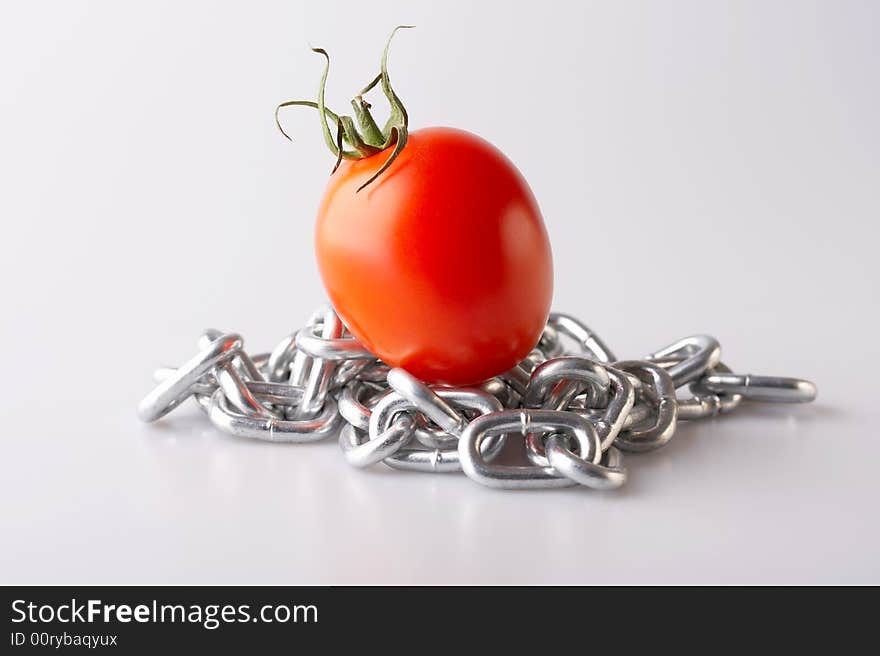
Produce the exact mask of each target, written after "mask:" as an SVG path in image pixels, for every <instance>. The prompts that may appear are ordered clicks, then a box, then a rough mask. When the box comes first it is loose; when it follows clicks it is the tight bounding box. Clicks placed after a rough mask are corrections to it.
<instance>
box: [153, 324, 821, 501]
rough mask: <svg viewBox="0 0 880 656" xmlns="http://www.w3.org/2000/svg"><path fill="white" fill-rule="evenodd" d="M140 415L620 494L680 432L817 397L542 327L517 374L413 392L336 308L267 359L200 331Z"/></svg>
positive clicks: (697, 354)
mask: <svg viewBox="0 0 880 656" xmlns="http://www.w3.org/2000/svg"><path fill="white" fill-rule="evenodd" d="M199 349H200V350H199V352H198V353H197V354H196V355H195V356H194V357H193V358H192V359H191V360H189V361H188V362H186V363H185V364H183V365H182V366H180V367H178V368H176V369H173V368H163V369H159V370H158V371H157V372H156V375H155V377H156V379H157V380H158V381H159V384H158V385H157V386H156V388H155V389H154V390H153V391H152V392H150V393H149V394H148V395H147V396H146V397H145V398H144V399H143V401H141V403H140V405H139V406H138V414H139V416H140V418H141V419H143V420H144V421H155V420H156V419H159V418H160V417H162V416H164V415H166V414H167V413H169V412H170V411H171V410H173V409H174V408H176V407H177V406H179V405H180V404H181V403H182V402H183V401H185V400H186V399H187V398H189V397H194V398H195V400H196V401H197V402H198V404H199V405H200V406H201V408H202V409H203V410H204V411H205V413H206V414H207V416H208V419H209V420H210V421H211V423H212V424H213V425H214V426H216V427H217V428H219V429H220V430H222V431H224V432H226V433H229V434H230V435H234V436H235V437H242V438H250V439H258V440H267V441H270V442H292V443H298V442H313V441H317V440H323V439H325V438H328V437H331V436H333V435H338V436H339V445H340V447H341V449H342V453H343V455H344V457H345V459H346V460H347V461H348V463H349V464H351V465H353V466H355V467H368V466H371V465H374V464H377V463H380V462H382V463H384V464H386V465H388V466H390V467H393V468H395V469H406V470H411V471H420V472H458V471H463V472H464V473H465V474H466V475H467V476H468V477H469V478H471V479H473V480H474V481H476V482H478V483H482V484H483V485H487V486H489V487H496V488H543V487H566V486H571V485H583V486H585V487H590V488H594V489H599V490H608V489H614V488H617V487H620V486H621V485H623V484H624V483H625V482H626V477H627V473H626V469H625V468H624V466H623V455H622V453H621V452H631V453H636V452H641V451H650V450H653V449H657V448H659V447H661V446H663V445H664V444H666V443H667V442H669V440H670V439H672V436H673V435H674V433H675V428H676V424H677V422H678V421H683V420H693V419H703V418H706V417H714V416H716V415H719V414H723V413H727V412H731V411H732V410H734V409H736V408H737V407H739V405H740V404H741V403H742V402H743V401H747V400H748V401H762V402H783V403H802V402H809V401H812V400H813V399H814V398H815V397H816V388H815V386H814V385H813V384H812V383H810V382H808V381H805V380H800V379H796V378H779V377H773V376H752V375H739V374H735V373H733V372H732V371H731V370H730V369H729V368H728V367H727V366H725V365H724V363H722V362H721V347H720V345H719V344H718V341H717V340H715V339H714V338H712V337H709V336H708V335H693V336H691V337H685V338H684V339H680V340H678V341H677V342H675V343H674V344H670V345H669V346H667V347H665V348H662V349H660V350H659V351H656V352H654V353H651V354H649V355H647V356H646V357H644V358H643V359H641V360H618V359H617V358H616V357H615V356H614V354H613V353H612V352H611V350H610V349H609V348H608V347H607V346H606V345H605V344H604V342H602V340H601V339H600V338H599V337H598V336H597V335H596V334H595V333H593V332H592V331H591V330H590V329H589V328H587V326H585V325H584V324H583V323H581V322H580V321H578V320H577V319H575V318H573V317H571V316H568V315H565V314H557V313H554V314H551V315H550V318H549V320H548V321H547V325H546V328H545V330H544V333H543V335H542V337H541V340H540V341H539V343H538V345H537V346H536V348H535V349H534V350H533V351H532V352H531V353H530V354H529V356H528V357H527V358H526V359H525V360H523V361H522V362H521V363H520V364H519V365H517V366H516V367H514V368H513V369H511V370H510V371H507V372H505V373H503V374H501V375H499V376H497V377H495V378H492V379H490V380H487V381H486V382H484V383H483V384H481V385H479V386H478V387H469V388H455V387H444V386H431V385H426V384H424V383H422V382H421V381H419V380H417V379H416V378H414V377H413V376H411V375H410V374H408V373H407V372H406V371H404V370H403V369H391V368H389V367H388V366H387V365H385V364H384V363H382V362H381V361H379V360H378V359H377V358H376V357H375V356H373V354H371V353H370V352H369V351H367V350H366V349H364V347H363V346H362V345H361V344H360V343H358V342H357V340H355V339H354V338H353V337H352V336H351V335H350V334H349V333H348V331H347V330H346V329H345V326H344V325H343V324H342V322H341V321H340V320H339V317H337V315H336V313H335V312H334V311H333V309H332V308H329V307H327V308H322V309H320V310H319V311H317V312H315V313H314V314H313V315H312V316H311V318H310V319H309V321H308V323H307V324H306V326H305V327H304V328H303V329H301V330H299V331H298V332H296V333H293V334H291V335H289V336H288V337H286V338H285V339H284V340H283V341H282V342H281V343H280V344H278V346H277V347H275V350H274V351H272V352H271V353H268V354H262V355H257V356H254V357H253V358H252V357H250V356H249V355H248V354H247V353H246V352H245V351H244V342H243V340H242V338H241V336H240V335H237V334H235V333H223V332H220V331H216V330H208V331H205V333H204V334H203V335H202V336H201V337H200V338H199Z"/></svg>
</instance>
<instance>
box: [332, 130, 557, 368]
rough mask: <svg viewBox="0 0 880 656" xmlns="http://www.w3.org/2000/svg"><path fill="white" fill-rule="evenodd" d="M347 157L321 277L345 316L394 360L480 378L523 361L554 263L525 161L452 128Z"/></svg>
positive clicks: (545, 308)
mask: <svg viewBox="0 0 880 656" xmlns="http://www.w3.org/2000/svg"><path fill="white" fill-rule="evenodd" d="M389 154H390V150H388V151H385V152H383V153H379V154H378V155H374V156H372V157H369V158H366V159H361V160H355V161H346V162H343V163H342V165H341V166H340V167H339V169H338V170H337V171H336V172H335V173H334V174H333V175H332V176H331V177H330V182H329V184H328V186H327V189H326V191H325V193H324V197H323V199H322V201H321V205H320V209H319V212H318V221H317V230H316V253H317V259H318V266H319V268H320V272H321V277H322V279H323V281H324V285H325V287H326V289H327V292H328V294H329V296H330V300H331V302H332V303H333V306H334V307H335V308H336V311H337V312H338V313H339V315H340V317H341V318H342V320H343V321H344V322H345V324H346V326H348V328H349V330H351V332H352V334H353V335H354V336H355V337H357V339H358V340H360V341H361V342H362V343H363V344H364V345H365V346H366V347H367V348H369V349H370V350H371V351H372V352H373V353H375V354H376V355H378V356H379V357H380V358H381V359H382V360H384V361H385V362H386V363H388V364H390V365H392V366H399V367H403V368H405V369H406V370H407V371H409V372H410V373H412V374H413V375H415V376H417V377H419V378H421V379H422V380H426V381H429V382H434V383H447V384H455V385H462V384H470V383H477V382H480V381H482V380H485V379H487V378H490V377H492V376H494V375H496V374H499V373H501V372H503V371H505V370H507V369H509V368H510V367H512V366H514V365H515V364H516V363H517V362H519V361H520V360H522V359H523V358H524V357H525V356H526V355H527V354H528V353H529V351H530V350H531V349H532V348H533V347H534V346H535V344H536V343H537V341H538V339H539V337H540V335H541V331H542V329H543V327H544V322H545V321H546V319H547V315H548V313H549V311H550V302H551V297H552V293H553V264H552V256H551V252H550V243H549V240H548V238H547V232H546V230H545V228H544V222H543V219H542V217H541V212H540V210H539V209H538V204H537V203H536V201H535V198H534V196H533V195H532V192H531V190H530V189H529V187H528V184H527V183H526V181H525V180H524V179H523V177H522V176H521V175H520V173H519V172H518V171H517V170H516V168H515V167H514V166H513V164H512V163H511V162H510V161H509V160H508V159H507V158H506V157H505V156H504V155H503V154H502V153H501V152H500V151H499V150H498V149H496V148H495V147H494V146H492V145H491V144H489V143H488V142H486V141H484V140H483V139H481V138H479V137H477V136H475V135H473V134H470V133H468V132H464V131H461V130H455V129H452V128H427V129H423V130H419V131H416V132H413V133H412V134H411V135H410V138H409V143H408V144H407V145H406V147H405V148H404V149H403V151H402V152H401V153H400V155H399V156H398V158H397V160H396V161H395V162H394V163H393V164H392V165H391V167H390V168H389V169H388V170H386V171H385V172H384V173H382V175H381V176H379V178H378V179H376V180H375V181H374V182H372V183H371V184H370V185H369V186H367V187H366V188H364V189H363V190H362V191H360V192H357V191H356V190H357V188H358V187H359V186H360V185H361V184H362V183H363V182H365V181H366V180H367V179H368V178H369V177H370V176H371V175H372V174H373V173H375V172H376V170H377V169H378V168H379V167H380V166H381V165H382V163H383V162H384V161H385V160H386V159H387V157H388V155H389Z"/></svg>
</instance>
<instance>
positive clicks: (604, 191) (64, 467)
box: [0, 2, 880, 583]
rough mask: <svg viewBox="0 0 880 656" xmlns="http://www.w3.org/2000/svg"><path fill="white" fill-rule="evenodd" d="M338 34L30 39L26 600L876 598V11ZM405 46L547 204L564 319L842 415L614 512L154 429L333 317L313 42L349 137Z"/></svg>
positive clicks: (623, 350) (632, 487) (772, 430)
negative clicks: (212, 596)
mask: <svg viewBox="0 0 880 656" xmlns="http://www.w3.org/2000/svg"><path fill="white" fill-rule="evenodd" d="M311 4H312V7H311V8H309V9H306V8H303V7H300V6H298V5H297V4H296V3H293V2H279V3H276V4H272V5H270V4H262V3H249V4H248V5H247V7H248V8H247V9H245V7H244V5H241V4H240V3H236V5H237V7H236V8H232V7H228V8H227V7H224V6H221V5H220V4H219V3H213V2H212V3H185V4H184V3H172V2H164V3H161V2H152V3H140V4H134V3H111V2H105V3H97V2H89V3H86V2H71V3H66V2H65V3H62V2H58V3H54V5H53V7H52V8H44V5H43V4H42V3H41V4H40V5H39V6H37V5H33V6H29V5H26V4H21V3H19V4H18V5H17V6H16V8H15V9H11V8H9V7H7V8H5V9H4V10H3V16H2V19H0V37H2V38H0V67H2V69H3V70H2V79H3V81H4V82H3V85H2V86H0V117H2V120H0V137H2V139H0V143H2V144H3V147H2V150H0V167H2V179H3V180H4V181H5V184H4V185H3V187H4V188H3V192H2V194H0V215H2V216H3V226H4V237H3V243H4V249H3V257H2V258H0V271H2V279H3V281H4V283H3V297H4V301H5V306H6V308H7V311H6V313H5V318H4V321H3V322H2V327H0V330H2V338H3V344H4V345H5V349H4V366H3V376H2V378H0V399H2V402H0V418H2V426H3V428H2V431H0V435H2V448H3V451H2V457H0V507H2V525H3V532H2V536H3V537H2V540H0V580H2V581H3V582H9V583H18V582H31V583H42V582H56V583H62V582H63V583H68V582H75V583H86V582H88V583H117V582H139V583H165V582H171V583H227V582H235V583H341V582H379V583H384V582H402V583H407V582H444V583H451V582H556V583H567V582H591V581H592V582H612V581H613V582H742V583H744V582H834V581H845V582H867V581H871V582H875V583H880V566H878V564H877V553H878V549H880V529H878V519H877V518H878V513H877V500H878V493H880V482H878V480H880V478H878V475H877V468H878V463H880V441H878V433H877V427H878V426H880V422H878V420H880V417H878V411H877V394H878V391H877V382H876V380H875V378H874V376H873V368H874V367H875V366H876V365H877V363H878V361H880V360H878V341H877V329H878V321H877V295H876V286H877V282H878V278H880V276H878V265H877V256H876V253H875V250H876V248H877V241H878V232H877V228H876V223H877V220H878V218H880V200H878V198H880V195H878V189H880V162H878V153H880V139H878V121H877V116H880V102H878V91H877V71H878V70H880V60H878V59H880V57H878V53H880V50H878V49H877V47H876V26H877V25H878V19H880V15H878V9H877V6H876V5H872V4H871V3H856V2H853V3H848V2H826V3H819V4H815V3H807V2H803V3H794V4H793V3H789V2H769V3H768V2H742V3H736V4H734V5H730V6H728V3H706V2H670V3H648V2H645V3H610V2H609V3H601V4H595V5H594V4H592V3H590V4H587V5H586V7H585V8H575V7H574V6H573V5H574V4H575V3H567V2H566V3H563V4H560V5H554V4H553V3H549V2H542V3H535V4H534V5H533V6H532V5H530V6H529V7H528V8H526V7H525V6H523V7H521V8H517V9H510V8H509V6H510V5H509V3H503V4H498V5H494V6H490V5H489V4H484V3H479V4H480V8H476V7H471V6H470V5H471V3H469V2H468V3H461V4H458V3H448V2H446V3H436V4H437V5H438V7H434V8H429V7H428V3H418V4H419V6H417V3H414V2H401V3H396V4H393V5H392V4H387V3H379V7H378V8H377V9H376V10H375V11H373V12H372V14H371V15H369V16H368V15H367V14H366V13H365V12H361V11H357V10H353V13H346V14H345V17H344V18H343V15H342V9H341V7H342V5H341V4H337V3H331V2H315V3H311ZM440 4H442V5H443V8H440V7H439V5H440ZM578 4H580V3H578ZM502 7H505V8H506V9H503V10H502V9H501V8H502ZM355 19H356V20H355ZM357 22H361V23H362V25H363V27H362V28H359V27H358V26H357V25H356V23H357ZM399 22H413V23H416V24H417V25H418V26H419V27H418V30H417V31H414V32H408V33H405V34H401V35H399V38H398V40H397V42H396V43H395V46H394V49H393V54H392V63H391V66H392V73H393V77H394V79H395V81H396V83H397V86H398V90H399V93H400V95H401V96H402V97H403V99H404V100H405V101H406V102H407V104H408V108H409V110H410V116H411V120H412V124H413V126H415V127H418V126H420V125H433V124H449V125H456V126H460V127H463V128H467V129H470V130H473V131H475V132H477V133H479V134H482V135H484V136H485V137H487V138H489V139H490V140H491V141H493V142H495V143H496V144H498V145H499V146H500V147H501V148H502V149H503V150H505V151H506V152H507V153H508V154H509V155H510V157H511V158H512V159H513V160H514V161H515V162H516V163H517V164H518V166H519V167H520V168H521V170H522V171H523V173H524V174H525V175H526V177H527V178H528V179H529V181H530V182H531V184H532V186H533V188H534V191H535V193H536V195H537V197H538V198H539V200H540V203H541V205H542V208H543V211H544V214H545V217H546V221H547V225H548V229H549V231H550V235H551V238H552V241H553V246H554V254H555V261H556V272H557V284H556V292H555V303H554V305H555V307H556V308H557V309H560V310H564V311H567V312H571V313H573V314H576V315H578V316H580V317H583V318H584V319H585V320H586V321H587V322H588V323H589V324H590V325H591V326H592V327H594V328H595V329H596V330H598V331H599V332H600V334H601V335H602V336H603V337H605V339H606V340H607V341H608V342H609V343H610V345H611V346H612V347H613V348H614V349H615V350H616V351H617V352H618V353H619V354H621V355H622V356H638V355H642V354H644V353H645V352H647V351H649V350H651V349H654V348H657V347H659V346H662V345H664V344H666V343H668V342H669V341H671V340H672V339H674V338H676V337H679V336H683V335H685V334H689V333H694V332H707V333H710V334H713V335H716V336H717V337H718V338H719V339H720V341H721V343H722V345H723V346H724V348H725V360H726V361H727V362H729V363H730V364H731V365H732V366H734V367H735V368H736V369H737V370H738V371H741V372H743V373H745V372H751V373H768V374H780V375H794V376H804V377H808V378H811V379H813V380H815V381H816V382H817V384H818V385H819V401H818V403H816V404H815V405H813V406H807V407H779V408H761V407H752V408H750V409H748V410H745V411H743V412H741V413H740V414H739V415H737V416H733V417H730V418H727V419H725V420H722V421H716V422H709V423H704V424H700V425H695V424H691V425H684V426H682V427H681V429H680V431H679V434H678V435H677V437H676V438H675V439H674V440H673V442H672V444H671V445H670V446H669V447H668V448H666V449H665V450H663V451H662V452H658V453H655V454H649V455H644V456H641V457H631V458H629V459H628V464H629V466H630V468H631V473H632V480H631V484H629V485H628V486H627V487H626V488H625V489H623V490H621V491H620V492H616V493H607V494H597V493H591V492H589V491H586V490H573V491H556V492H534V493H528V492H526V493H509V492H508V493H505V492H498V491H491V490H487V489H482V488H480V487H478V486H476V485H474V484H472V483H471V482H470V481H468V480H466V479H464V478H461V477H456V476H436V477H431V476H424V475H413V474H405V473H401V472H395V471H391V470H388V469H384V468H381V467H379V468H375V469H374V470H370V471H355V470H352V469H349V468H348V467H347V466H346V465H345V464H344V462H343V461H342V458H341V456H340V454H339V453H338V452H337V446H336V445H335V444H334V443H325V444H318V445H313V446H291V447H284V446H273V445H264V444H251V443H246V442H242V441H236V440H234V439H231V438H228V437H225V436H224V435H222V434H218V433H217V432H215V431H214V430H211V429H209V428H208V427H207V426H206V424H205V422H204V421H203V418H202V416H201V415H200V414H199V412H198V410H197V409H196V408H195V407H192V406H190V407H187V408H185V409H182V410H181V411H180V412H178V413H176V414H174V415H172V416H170V417H169V418H168V419H167V420H165V421H163V422H161V423H159V424H157V425H151V426H145V425H141V424H139V423H138V421H137V419H136V418H135V412H134V410H135V405H136V403H137V401H138V399H139V398H140V397H141V396H142V395H143V394H144V393H146V391H147V390H148V389H149V387H150V385H151V380H150V372H151V370H152V369H153V368H154V367H155V366H157V365H159V364H162V363H169V364H174V363H178V362H181V361H182V360H184V359H185V358H187V357H188V356H190V355H191V354H192V352H193V349H194V348H195V339H196V336H197V335H198V333H199V332H200V331H201V330H202V329H203V328H204V327H207V326H216V327H219V328H224V329H234V330H237V331H240V332H242V333H243V334H244V335H245V337H246V339H247V342H248V344H249V346H250V348H251V349H252V350H255V351H257V350H265V349H268V348H271V347H272V346H273V345H274V344H275V343H276V341H277V340H279V339H280V338H281V337H282V336H284V335H285V334H286V333H288V332H289V331H290V330H292V329H294V328H295V327H298V326H299V325H300V324H301V323H302V322H303V320H304V319H305V318H306V316H307V315H308V313H309V312H310V311H311V310H312V309H313V307H314V306H316V305H317V304H319V303H320V302H322V300H323V295H322V291H321V286H320V282H319V280H318V277H317V273H316V271H315V267H314V260H313V256H312V251H311V237H312V224H313V216H314V209H315V207H316V205H317V201H318V198H319V194H320V192H321V189H322V187H323V184H324V181H325V179H326V175H327V172H328V170H329V167H330V165H331V163H332V161H331V159H330V157H329V155H328V154H326V153H325V152H324V150H323V146H322V144H321V142H320V138H319V136H318V130H317V121H316V117H315V116H314V115H313V114H309V113H308V112H307V111H306V110H303V111H302V112H301V113H300V114H297V113H295V112H292V113H291V114H289V115H287V117H286V119H285V120H286V122H287V125H288V126H289V128H290V129H291V130H292V131H293V133H294V134H295V135H296V137H297V142H296V143H294V144H290V143H288V142H286V141H285V140H283V139H282V138H281V137H280V136H279V135H278V134H276V132H275V129H274V127H273V124H272V119H271V114H272V108H273V107H274V104H275V103H276V102H278V101H280V100H282V99H286V98H290V97H298V96H311V95H312V94H313V93H314V90H315V87H316V83H317V79H318V76H319V72H320V60H319V59H318V58H317V56H315V55H313V54H311V53H309V52H308V50H307V49H306V45H307V43H309V42H311V43H313V44H315V45H323V46H325V47H327V48H329V49H330V52H331V55H333V57H334V65H335V68H334V70H333V71H332V73H331V80H330V89H331V91H330V93H329V95H328V99H329V100H331V101H332V104H333V106H343V105H344V102H345V100H346V97H347V94H348V93H349V92H351V91H354V90H355V89H357V88H359V87H360V86H361V85H362V84H363V83H364V82H366V81H367V80H368V79H370V78H371V77H372V75H373V72H374V70H375V66H376V65H377V64H378V57H379V52H380V49H381V45H382V43H383V41H384V38H385V34H386V32H387V31H388V29H389V27H390V26H391V25H393V24H395V23H399ZM377 104H378V103H377ZM554 110H555V111H554ZM615 271H616V272H617V274H616V275H612V274H613V272H615ZM597 272H602V273H597ZM612 278H617V279H618V280H620V286H619V287H617V288H610V287H609V286H608V282H607V281H608V280H610V279H612Z"/></svg>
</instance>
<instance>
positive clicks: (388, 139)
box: [275, 25, 414, 191]
mask: <svg viewBox="0 0 880 656" xmlns="http://www.w3.org/2000/svg"><path fill="white" fill-rule="evenodd" d="M411 27H414V26H413V25H398V26H397V27H395V28H394V30H392V32H391V36H389V37H388V41H387V42H386V43H385V49H384V50H383V51H382V62H381V65H380V72H379V74H378V75H377V76H376V77H375V78H373V80H372V81H371V82H370V83H369V84H368V85H367V86H365V87H364V88H363V89H361V90H360V92H359V93H358V94H357V95H356V96H355V97H354V98H353V99H352V101H351V106H352V109H353V110H354V115H355V118H356V119H357V123H358V125H359V126H360V129H358V127H357V126H356V125H355V121H354V119H352V117H351V116H345V115H340V114H337V113H336V112H333V111H332V110H331V109H330V108H329V107H327V106H326V105H325V103H324V89H325V87H326V86H327V74H328V73H329V72H330V55H328V54H327V51H326V50H324V49H323V48H312V51H313V52H316V53H318V54H319V55H322V56H323V57H324V60H325V62H324V72H323V74H322V75H321V84H320V86H319V87H318V100H317V102H314V101H311V100H288V101H286V102H283V103H281V104H279V105H278V106H277V107H276V108H275V125H276V126H277V127H278V129H279V130H280V131H281V134H283V135H284V136H285V137H287V139H288V140H290V141H293V139H291V138H290V136H289V135H288V134H287V133H286V132H285V131H284V128H283V127H281V121H280V120H279V116H278V114H279V112H280V111H281V109H283V108H285V107H311V108H313V109H317V110H318V117H319V118H320V120H321V132H322V133H323V135H324V142H325V143H326V144H327V147H328V148H329V149H330V151H331V152H332V153H333V155H334V156H335V157H336V163H335V164H334V166H333V170H332V171H331V172H330V174H331V175H332V174H333V173H335V172H336V169H338V168H339V165H340V164H341V163H342V160H344V159H347V160H357V159H364V158H365V157H372V156H373V155H376V154H377V153H380V152H382V151H383V150H386V149H387V148H391V147H392V146H394V150H393V151H392V153H391V155H390V156H389V157H388V159H387V160H386V161H385V163H384V164H382V166H381V167H380V168H379V170H378V171H376V173H374V174H373V175H372V176H371V177H370V179H369V180H367V181H366V182H364V183H363V184H362V185H361V186H360V187H358V189H357V190H358V191H360V190H361V189H363V188H364V187H366V186H367V185H369V184H370V183H371V182H373V181H374V180H375V179H376V178H378V177H379V176H380V175H382V173H384V172H385V170H386V169H387V168H388V167H389V166H391V163H392V162H393V161H394V160H395V159H397V156H398V155H399V154H400V152H401V151H402V150H403V149H404V148H405V147H406V142H407V140H408V138H409V116H408V115H407V113H406V108H405V107H404V106H403V103H402V102H401V101H400V98H399V97H398V96H397V94H396V93H395V92H394V89H393V88H392V86H391V79H390V77H389V76H388V49H389V48H390V46H391V40H392V39H393V38H394V35H395V34H397V31H398V30H401V29H407V28H411ZM377 84H378V85H380V87H381V89H382V93H383V94H384V95H385V98H386V99H387V100H388V104H389V105H390V106H391V114H390V115H389V116H388V120H387V121H386V122H385V126H384V127H383V128H382V129H380V128H379V126H378V124H377V123H376V121H375V119H373V116H372V114H371V113H370V108H371V105H370V103H369V102H367V101H366V100H365V99H364V96H365V95H366V94H367V93H369V92H370V91H371V90H372V89H373V88H374V87H375V86H376V85H377ZM330 121H332V122H333V124H334V125H335V128H336V131H335V136H334V133H333V131H331V129H330ZM346 145H348V146H349V147H350V149H348V150H347V149H346V147H345V146H346Z"/></svg>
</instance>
